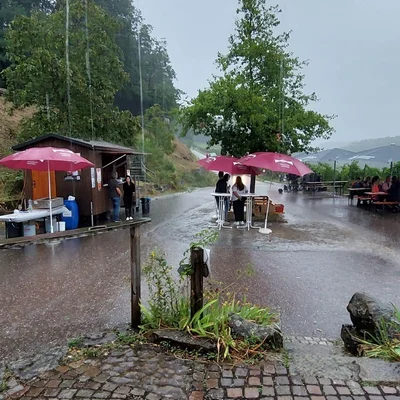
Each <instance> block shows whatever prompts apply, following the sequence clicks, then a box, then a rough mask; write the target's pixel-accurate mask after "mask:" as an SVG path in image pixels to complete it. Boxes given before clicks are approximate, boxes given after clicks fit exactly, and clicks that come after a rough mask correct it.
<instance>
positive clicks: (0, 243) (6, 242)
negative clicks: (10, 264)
mask: <svg viewBox="0 0 400 400" xmlns="http://www.w3.org/2000/svg"><path fill="white" fill-rule="evenodd" d="M147 222H151V219H150V218H140V219H138V220H135V221H124V222H122V223H111V224H108V225H104V226H103V227H99V229H96V230H93V229H92V228H90V227H88V228H79V229H73V230H69V231H64V232H55V233H45V234H41V235H36V236H27V237H16V238H11V239H1V240H0V249H4V248H7V247H11V246H15V245H17V246H18V245H26V244H37V243H43V242H46V241H49V240H55V239H66V238H75V237H76V238H79V237H84V236H88V235H97V234H99V233H104V232H110V231H114V230H119V229H126V228H130V227H132V226H135V225H142V224H145V223H147Z"/></svg>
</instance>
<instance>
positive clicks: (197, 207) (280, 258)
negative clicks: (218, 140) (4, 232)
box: [0, 184, 400, 360]
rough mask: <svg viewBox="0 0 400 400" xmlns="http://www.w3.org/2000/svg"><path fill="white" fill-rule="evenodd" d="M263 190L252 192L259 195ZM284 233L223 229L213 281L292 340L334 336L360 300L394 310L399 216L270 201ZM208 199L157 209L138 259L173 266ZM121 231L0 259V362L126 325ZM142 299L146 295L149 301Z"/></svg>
mask: <svg viewBox="0 0 400 400" xmlns="http://www.w3.org/2000/svg"><path fill="white" fill-rule="evenodd" d="M269 188H270V187H269V185H264V184H258V191H259V192H260V193H266V191H267V190H268V189H269ZM271 193H272V198H273V199H275V200H279V201H280V202H282V203H284V204H285V212H286V219H287V223H273V224H271V226H270V227H271V229H272V230H273V233H272V235H271V236H263V235H261V234H259V233H258V232H257V231H256V230H254V231H251V232H247V231H240V230H237V229H232V230H224V231H223V232H222V233H221V235H220V238H219V241H218V243H217V244H215V245H214V247H213V252H212V278H213V279H216V280H220V281H223V282H226V283H227V284H229V283H231V282H234V281H235V276H236V271H237V270H242V269H244V268H246V267H248V266H249V265H251V268H252V269H253V270H254V273H253V275H252V276H251V277H246V278H245V279H242V280H241V282H240V283H236V284H235V288H236V291H237V292H238V293H247V298H248V299H249V300H251V301H254V302H256V303H258V304H262V305H271V306H273V307H275V308H277V309H279V310H280V311H281V313H282V321H283V329H284V331H285V333H288V334H301V335H306V336H307V335H310V336H325V337H333V338H335V337H338V336H339V333H340V327H341V324H342V323H346V322H348V321H349V318H348V314H347V311H346V308H345V307H346V305H347V302H348V300H349V299H350V297H351V295H352V294H353V293H354V292H356V291H365V292H368V293H370V294H372V295H375V296H378V297H380V298H381V299H382V300H385V301H391V302H393V303H395V304H398V305H400V290H399V283H400V262H399V260H400V258H399V239H398V238H399V234H400V215H392V214H387V215H384V216H380V215H376V214H373V213H369V212H366V211H364V210H360V209H357V208H356V207H349V206H348V205H347V200H346V199H340V200H338V199H332V198H329V199H312V198H309V197H308V196H305V195H303V194H302V193H299V194H290V193H289V194H283V195H279V194H278V193H277V187H276V186H272V188H271ZM213 206H214V203H213V200H212V199H211V198H210V189H202V190H197V191H194V192H192V193H185V194H182V195H175V196H166V197H163V198H158V199H155V200H154V201H153V202H152V204H151V217H152V223H150V224H147V225H145V226H144V227H143V228H142V260H143V261H145V259H146V257H147V254H148V253H149V251H150V250H151V249H153V248H154V247H156V246H157V247H159V248H160V249H162V250H163V251H165V252H166V253H167V257H168V260H169V261H170V262H171V263H173V264H174V265H177V264H178V262H179V260H180V259H181V258H182V253H183V252H184V250H185V249H186V248H187V247H188V244H189V243H190V241H191V240H192V238H193V235H194V234H195V233H196V232H199V231H200V230H201V229H203V228H204V227H206V226H207V225H209V223H210V220H211V217H212V215H213V214H214V208H213ZM128 276H129V231H128V230H121V231H117V232H112V233H107V234H103V235H99V236H94V237H87V238H81V239H72V240H67V241H63V242H61V243H59V244H53V245H38V246H29V247H26V248H24V249H22V250H2V251H1V254H0V360H1V359H2V358H4V357H12V358H15V357H16V356H18V355H19V354H21V353H25V352H34V351H36V350H40V349H43V348H46V347H48V346H49V345H54V344H64V343H65V340H66V338H72V337H76V336H79V335H81V334H84V333H88V332H93V331H100V330H103V329H105V328H109V327H114V326H115V325H118V324H121V323H125V322H127V321H129V312H130V306H129V279H128ZM145 295H146V293H145Z"/></svg>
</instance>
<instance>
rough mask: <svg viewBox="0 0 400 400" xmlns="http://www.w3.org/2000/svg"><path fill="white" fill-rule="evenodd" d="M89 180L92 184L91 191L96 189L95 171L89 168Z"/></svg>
mask: <svg viewBox="0 0 400 400" xmlns="http://www.w3.org/2000/svg"><path fill="white" fill-rule="evenodd" d="M90 178H91V182H92V189H94V188H95V187H96V171H95V169H94V168H90Z"/></svg>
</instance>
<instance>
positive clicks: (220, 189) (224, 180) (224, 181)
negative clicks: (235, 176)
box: [215, 171, 230, 219]
mask: <svg viewBox="0 0 400 400" xmlns="http://www.w3.org/2000/svg"><path fill="white" fill-rule="evenodd" d="M218 177H219V179H218V182H217V185H216V186H215V193H228V181H229V178H230V176H229V174H224V173H223V172H222V171H220V172H219V173H218ZM215 200H216V201H217V206H218V207H219V197H218V196H216V197H215ZM224 209H225V210H224V211H225V219H226V217H227V215H228V209H229V199H228V197H226V198H225V199H224Z"/></svg>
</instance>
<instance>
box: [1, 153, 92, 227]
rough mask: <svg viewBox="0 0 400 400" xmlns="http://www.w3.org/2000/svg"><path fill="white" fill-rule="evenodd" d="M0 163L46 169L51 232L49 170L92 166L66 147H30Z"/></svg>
mask: <svg viewBox="0 0 400 400" xmlns="http://www.w3.org/2000/svg"><path fill="white" fill-rule="evenodd" d="M0 165H3V166H5V167H7V168H11V169H29V170H35V171H47V172H48V181H49V200H50V226H51V228H50V230H51V233H53V218H52V209H51V180H50V171H71V172H72V171H77V170H79V169H83V168H88V167H94V164H93V163H91V162H90V161H88V160H86V159H85V158H83V157H81V156H80V155H78V154H76V153H74V152H73V151H71V150H68V149H60V148H56V147H32V148H30V149H27V150H24V151H19V152H17V153H14V154H11V155H9V156H7V157H4V158H3V159H1V160H0Z"/></svg>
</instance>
